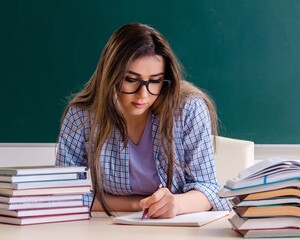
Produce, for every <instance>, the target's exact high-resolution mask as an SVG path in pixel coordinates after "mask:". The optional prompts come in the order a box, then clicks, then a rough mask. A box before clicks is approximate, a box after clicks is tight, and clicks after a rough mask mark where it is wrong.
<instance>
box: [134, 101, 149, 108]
mask: <svg viewBox="0 0 300 240" xmlns="http://www.w3.org/2000/svg"><path fill="white" fill-rule="evenodd" d="M132 104H133V105H134V106H135V107H136V108H139V109H140V108H144V107H145V106H146V103H135V102H134V103H132Z"/></svg>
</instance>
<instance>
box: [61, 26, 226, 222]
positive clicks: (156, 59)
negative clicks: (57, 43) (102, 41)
mask: <svg viewBox="0 0 300 240" xmlns="http://www.w3.org/2000/svg"><path fill="white" fill-rule="evenodd" d="M182 79H183V71H182V68H181V65H180V64H179V62H178V60H177V59H176V56H175V54H174V53H173V51H172V49H171V47H170V46H169V44H168V42H167V40H166V39H165V38H164V37H163V36H162V34H161V33H159V32H158V31H157V30H155V29H153V28H151V27H149V26H147V25H144V24H140V23H131V24H127V25H124V26H122V27H121V28H120V29H118V30H117V31H116V32H115V33H113V35H112V36H111V38H110V39H109V41H108V43H107V45H106V46H105V48H104V50H103V53H102V55H101V57H100V61H99V63H98V65H97V68H96V70H95V72H94V74H93V75H92V77H91V79H90V80H89V82H88V83H87V84H86V85H85V87H84V88H83V90H81V91H80V92H79V93H78V94H77V95H75V97H74V98H73V99H72V100H71V101H70V103H69V104H68V106H67V108H66V110H65V112H64V114H63V121H62V127H61V132H60V135H59V147H58V153H57V161H56V164H57V165H63V166H69V165H80V166H82V165H83V166H87V167H89V169H90V172H91V177H92V182H93V188H94V194H95V196H96V201H95V204H94V206H93V208H94V209H95V210H103V211H105V212H106V213H107V214H108V215H110V214H111V212H113V211H140V210H142V209H148V213H147V215H148V217H151V218H172V217H174V216H176V215H178V214H182V213H191V212H199V211H209V210H229V209H230V206H229V204H228V202H227V201H226V200H225V199H220V198H219V197H218V196H217V192H218V190H219V186H218V183H217V180H216V176H215V166H214V150H213V143H212V140H211V136H212V135H216V133H217V127H216V126H217V118H216V112H215V108H214V105H213V103H212V101H211V100H210V99H209V97H208V96H207V95H206V94H204V93H203V92H202V91H201V90H199V89H197V88H196V87H194V86H193V85H192V84H190V83H188V82H186V81H184V80H182ZM160 185H162V187H161V188H159V189H158V186H160ZM91 198H92V196H90V195H88V196H86V198H85V202H86V204H89V205H91Z"/></svg>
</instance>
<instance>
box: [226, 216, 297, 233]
mask: <svg viewBox="0 0 300 240" xmlns="http://www.w3.org/2000/svg"><path fill="white" fill-rule="evenodd" d="M229 222H230V224H231V225H232V227H233V229H238V230H250V229H282V228H295V229H300V218H299V217H272V218H241V217H239V216H238V215H237V214H234V215H233V216H232V217H231V218H230V219H229Z"/></svg>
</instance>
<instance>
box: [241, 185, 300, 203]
mask: <svg viewBox="0 0 300 240" xmlns="http://www.w3.org/2000/svg"><path fill="white" fill-rule="evenodd" d="M286 196H290V197H297V198H300V189H299V188H295V187H288V188H281V189H275V190H270V191H265V192H254V193H250V194H246V195H242V196H239V197H240V198H242V199H243V200H246V201H248V200H261V199H271V198H278V197H286Z"/></svg>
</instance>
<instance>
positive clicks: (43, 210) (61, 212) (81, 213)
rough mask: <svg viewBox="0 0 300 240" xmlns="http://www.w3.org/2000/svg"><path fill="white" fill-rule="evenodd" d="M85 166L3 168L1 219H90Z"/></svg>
mask: <svg viewBox="0 0 300 240" xmlns="http://www.w3.org/2000/svg"><path fill="white" fill-rule="evenodd" d="M90 191H91V182H90V180H89V179H87V178H86V168H85V167H56V166H42V167H6V168H0V222H1V223H7V224H15V225H28V224H38V223H50V222H62V221H75V220H85V219H89V208H88V206H84V205H83V196H82V194H84V193H89V192H90Z"/></svg>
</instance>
